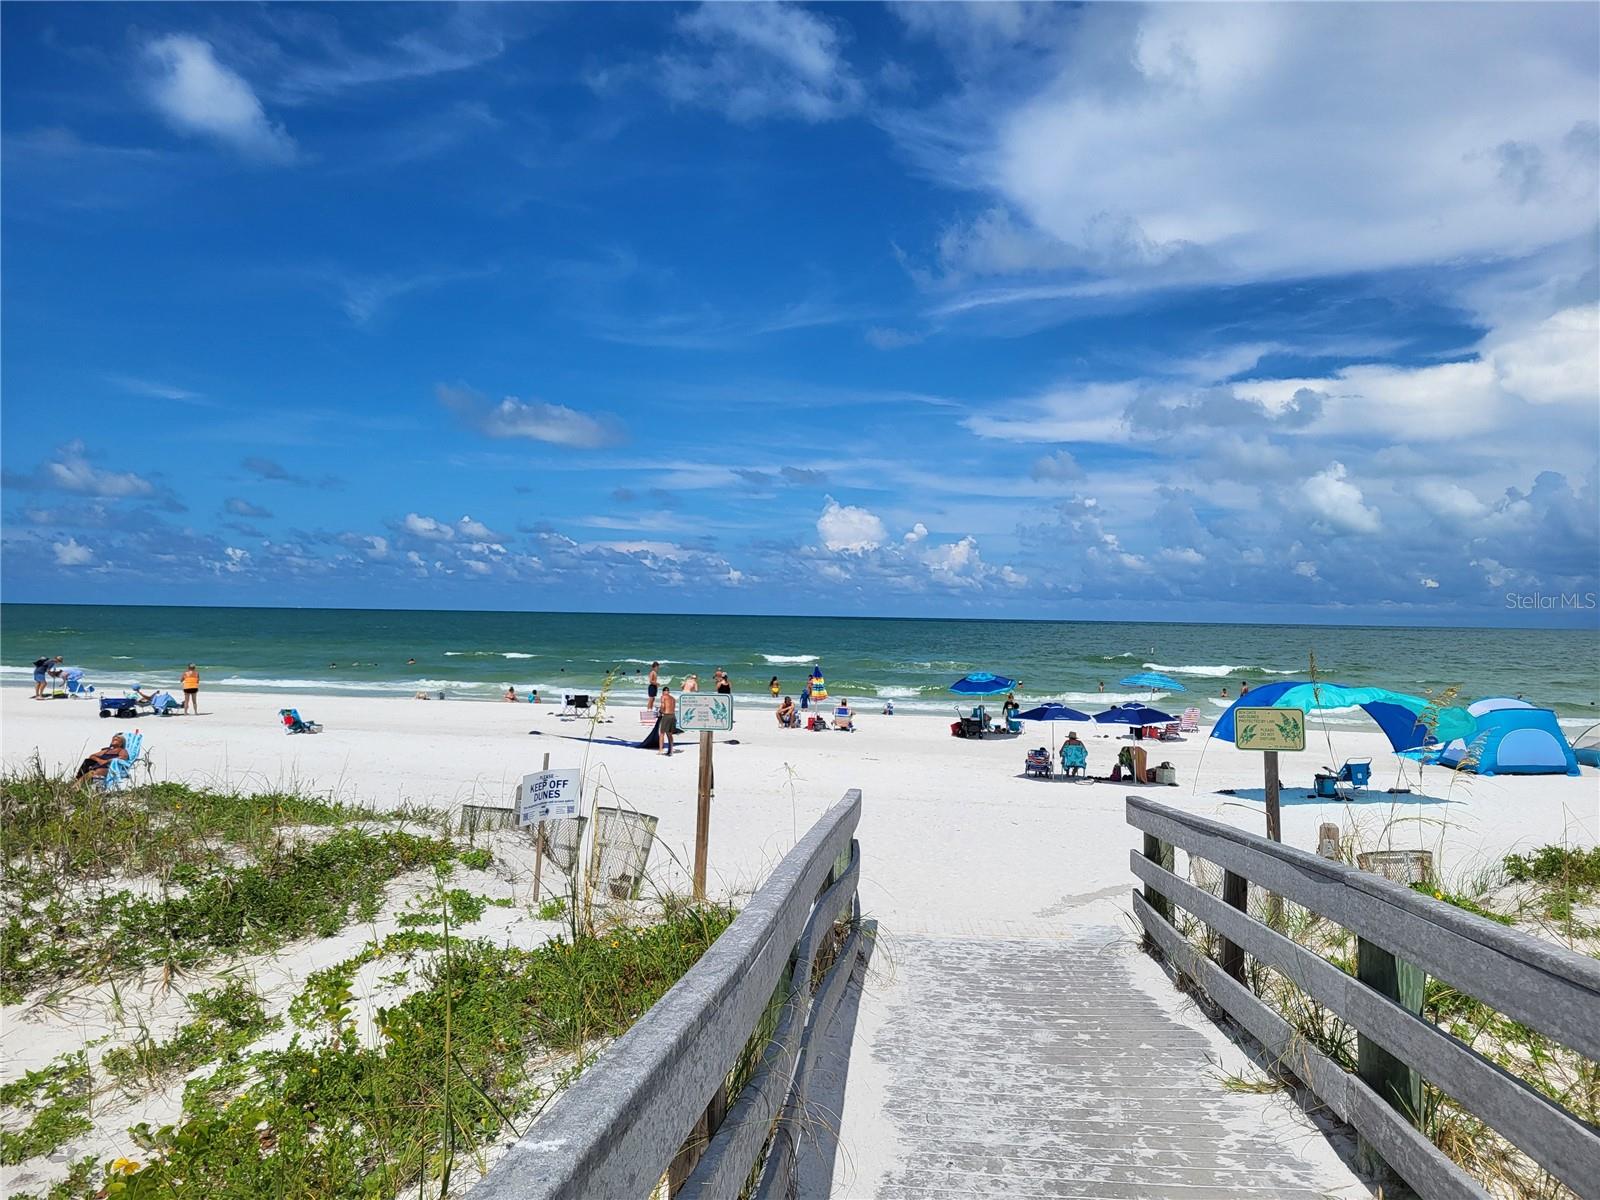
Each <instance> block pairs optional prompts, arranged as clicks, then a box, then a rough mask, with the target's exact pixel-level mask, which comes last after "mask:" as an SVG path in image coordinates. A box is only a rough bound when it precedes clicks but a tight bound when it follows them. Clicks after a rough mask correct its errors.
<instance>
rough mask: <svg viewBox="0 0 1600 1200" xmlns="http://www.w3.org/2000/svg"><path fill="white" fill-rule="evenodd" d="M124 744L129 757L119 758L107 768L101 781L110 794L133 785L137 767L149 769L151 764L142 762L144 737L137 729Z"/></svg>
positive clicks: (101, 784) (102, 786)
mask: <svg viewBox="0 0 1600 1200" xmlns="http://www.w3.org/2000/svg"><path fill="white" fill-rule="evenodd" d="M122 744H123V746H124V747H126V748H127V751H128V757H127V758H119V759H117V760H115V761H114V762H112V764H111V765H110V766H108V767H107V768H106V776H105V778H104V779H102V780H99V781H98V782H99V784H100V786H101V788H103V789H104V790H105V791H108V792H119V791H121V790H122V789H123V788H125V787H131V786H132V785H133V771H134V768H135V767H138V766H143V767H144V768H145V769H146V770H148V769H149V766H150V764H149V762H148V761H146V760H142V759H141V758H140V757H139V755H140V753H141V752H142V751H143V750H144V735H143V734H142V733H140V732H139V731H138V730H137V729H135V730H134V731H133V732H132V733H130V734H129V735H128V736H127V737H125V738H123V740H122Z"/></svg>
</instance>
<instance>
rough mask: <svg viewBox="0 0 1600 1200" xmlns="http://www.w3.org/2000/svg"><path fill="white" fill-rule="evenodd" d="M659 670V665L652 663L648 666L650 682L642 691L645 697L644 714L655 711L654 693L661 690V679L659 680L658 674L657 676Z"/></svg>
mask: <svg viewBox="0 0 1600 1200" xmlns="http://www.w3.org/2000/svg"><path fill="white" fill-rule="evenodd" d="M660 670H661V664H660V663H658V662H653V663H651V664H650V681H649V682H648V683H647V684H646V685H645V689H644V694H645V697H646V699H645V703H644V710H645V712H654V711H655V708H656V693H657V692H658V691H660V690H661V678H660V674H659V672H660Z"/></svg>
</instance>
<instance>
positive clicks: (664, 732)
mask: <svg viewBox="0 0 1600 1200" xmlns="http://www.w3.org/2000/svg"><path fill="white" fill-rule="evenodd" d="M658 727H659V728H660V730H661V736H660V739H659V740H660V742H661V748H660V749H659V750H657V751H656V753H657V754H668V755H670V754H671V753H672V733H673V730H675V729H676V728H677V727H678V702H677V701H676V700H674V699H673V698H672V689H671V688H670V687H663V688H662V689H661V719H660V721H659V723H658Z"/></svg>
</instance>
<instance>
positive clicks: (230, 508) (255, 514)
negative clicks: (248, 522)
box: [222, 496, 272, 520]
mask: <svg viewBox="0 0 1600 1200" xmlns="http://www.w3.org/2000/svg"><path fill="white" fill-rule="evenodd" d="M222 508H223V511H224V512H230V513H232V514H233V515H234V516H236V517H252V518H255V519H257V520H265V519H266V518H268V517H270V516H272V514H271V513H270V512H268V511H267V510H266V509H264V508H262V507H261V506H260V505H259V504H252V503H250V501H248V500H243V499H241V498H239V497H238V496H229V497H228V498H227V499H226V500H224V501H223V502H222Z"/></svg>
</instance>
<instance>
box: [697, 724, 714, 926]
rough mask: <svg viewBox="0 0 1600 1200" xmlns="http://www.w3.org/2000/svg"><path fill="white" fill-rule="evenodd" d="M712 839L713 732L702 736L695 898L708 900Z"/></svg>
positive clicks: (706, 732)
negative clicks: (708, 850) (708, 853)
mask: <svg viewBox="0 0 1600 1200" xmlns="http://www.w3.org/2000/svg"><path fill="white" fill-rule="evenodd" d="M710 837H711V731H710V730H706V731H705V732H704V733H702V734H701V735H700V795H699V803H698V805H697V806H696V808H695V815H694V898H695V899H696V900H704V899H705V898H706V843H707V841H708V840H709V839H710Z"/></svg>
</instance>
